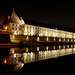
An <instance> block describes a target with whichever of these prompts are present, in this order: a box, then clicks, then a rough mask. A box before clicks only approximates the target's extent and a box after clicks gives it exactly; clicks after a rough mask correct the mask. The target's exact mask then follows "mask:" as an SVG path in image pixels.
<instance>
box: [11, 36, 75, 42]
mask: <svg viewBox="0 0 75 75" xmlns="http://www.w3.org/2000/svg"><path fill="white" fill-rule="evenodd" d="M10 38H11V40H19V41H51V42H75V39H69V38H58V37H56V38H55V37H45V36H44V37H41V36H25V35H10Z"/></svg>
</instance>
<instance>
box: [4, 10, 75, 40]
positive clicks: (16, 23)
mask: <svg viewBox="0 0 75 75" xmlns="http://www.w3.org/2000/svg"><path fill="white" fill-rule="evenodd" d="M3 29H4V30H6V31H8V32H10V33H11V34H12V35H25V36H37V39H38V40H39V37H47V39H46V40H47V41H49V37H54V40H56V39H55V38H59V41H61V39H62V38H63V40H64V41H65V38H67V39H72V41H73V40H74V39H75V33H73V32H69V31H64V30H58V28H55V29H52V28H46V27H40V26H36V25H30V24H27V23H26V22H24V20H23V19H22V17H20V18H19V17H18V16H17V14H16V13H15V11H14V10H13V12H12V14H11V16H8V19H7V20H6V22H4V24H3Z"/></svg>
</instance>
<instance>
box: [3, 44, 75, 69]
mask: <svg viewBox="0 0 75 75" xmlns="http://www.w3.org/2000/svg"><path fill="white" fill-rule="evenodd" d="M74 53H75V45H62V46H61V45H59V46H41V47H25V48H22V49H20V48H10V53H9V56H8V58H7V60H9V61H8V63H7V64H9V65H14V64H18V67H20V69H21V68H22V67H23V66H24V64H26V63H30V62H35V61H40V60H46V59H50V58H55V59H56V58H57V57H60V56H65V55H70V54H74ZM4 62H5V64H6V61H4ZM3 64H4V63H3Z"/></svg>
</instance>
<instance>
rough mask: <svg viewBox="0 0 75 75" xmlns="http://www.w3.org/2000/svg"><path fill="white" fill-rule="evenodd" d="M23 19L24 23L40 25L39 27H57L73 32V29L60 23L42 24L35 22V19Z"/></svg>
mask: <svg viewBox="0 0 75 75" xmlns="http://www.w3.org/2000/svg"><path fill="white" fill-rule="evenodd" d="M24 21H25V23H26V24H30V25H35V26H41V27H46V28H52V29H56V28H57V29H58V30H64V31H69V32H75V29H71V28H68V27H66V26H61V25H58V24H44V23H38V22H35V21H31V20H27V19H24Z"/></svg>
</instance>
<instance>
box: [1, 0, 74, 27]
mask: <svg viewBox="0 0 75 75" xmlns="http://www.w3.org/2000/svg"><path fill="white" fill-rule="evenodd" d="M13 8H14V10H15V12H16V13H17V14H18V15H19V17H23V18H24V19H28V20H31V21H36V22H41V23H46V24H58V25H63V26H67V27H69V28H75V3H74V2H72V1H71V2H70V1H68V2H65V1H64V0H63V1H60V2H59V1H58V2H57V1H56V2H55V1H52V2H51V1H50V2H46V1H43V2H30V1H29V2H26V1H21V0H20V1H19V0H18V2H15V1H13V2H5V3H1V4H0V23H1V24H2V23H3V21H4V19H5V18H6V17H7V15H8V14H9V12H11V10H12V9H13Z"/></svg>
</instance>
